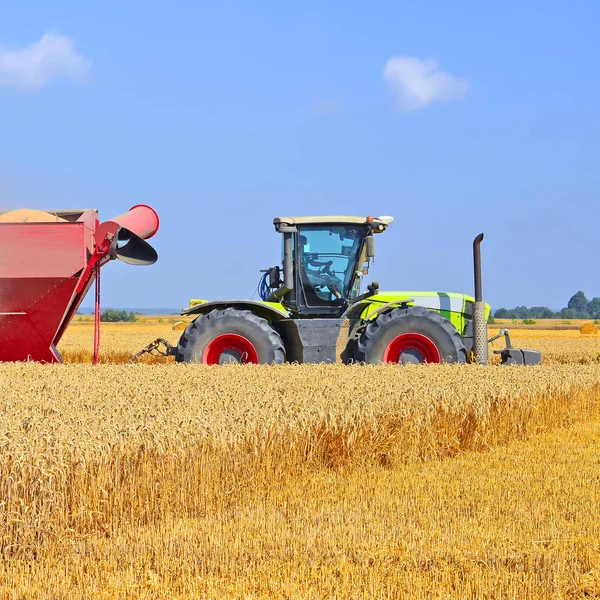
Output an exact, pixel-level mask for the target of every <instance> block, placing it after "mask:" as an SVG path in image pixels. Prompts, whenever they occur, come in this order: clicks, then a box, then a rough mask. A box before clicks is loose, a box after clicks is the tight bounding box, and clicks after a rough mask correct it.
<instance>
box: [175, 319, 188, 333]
mask: <svg viewBox="0 0 600 600" xmlns="http://www.w3.org/2000/svg"><path fill="white" fill-rule="evenodd" d="M187 326H188V324H187V323H186V322H185V321H177V323H175V325H173V331H183V330H184V329H185V328H186V327H187Z"/></svg>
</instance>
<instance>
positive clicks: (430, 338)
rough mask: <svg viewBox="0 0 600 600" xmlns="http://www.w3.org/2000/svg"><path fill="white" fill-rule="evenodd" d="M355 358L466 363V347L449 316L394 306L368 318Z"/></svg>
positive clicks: (389, 361)
mask: <svg viewBox="0 0 600 600" xmlns="http://www.w3.org/2000/svg"><path fill="white" fill-rule="evenodd" d="M356 359H357V360H358V361H359V362H365V363H397V364H398V363H399V364H407V363H439V362H450V363H452V362H461V363H464V362H466V360H467V351H466V349H465V345H464V344H463V341H462V338H461V336H460V334H459V333H458V331H457V330H456V327H454V325H452V323H451V322H450V321H449V320H448V319H445V318H444V317H442V315H440V314H439V313H437V312H435V311H432V310H428V309H426V308H423V307H422V306H412V307H410V308H395V309H393V310H391V311H389V312H387V313H384V314H382V315H379V316H378V317H377V318H376V319H375V320H374V321H371V322H369V323H368V324H367V326H366V327H365V329H364V331H363V332H362V333H361V335H360V337H359V339H358V344H357V349H356Z"/></svg>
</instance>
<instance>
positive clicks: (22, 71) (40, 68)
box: [0, 32, 91, 90]
mask: <svg viewBox="0 0 600 600" xmlns="http://www.w3.org/2000/svg"><path fill="white" fill-rule="evenodd" d="M90 66H91V60H90V59H89V58H86V57H85V56H82V55H81V54H79V53H77V51H76V50H75V46H74V44H73V40H71V38H69V37H67V36H66V35H62V34H61V33H52V32H49V33H45V34H44V35H43V36H42V39H41V40H39V41H37V42H34V43H33V44H30V45H29V46H26V47H24V48H2V47H0V88H2V87H9V88H16V89H20V90H39V89H41V88H43V87H44V86H45V85H47V84H48V83H50V82H51V81H52V80H53V79H59V78H63V79H73V80H75V81H77V82H83V81H84V80H85V79H86V76H87V74H88V73H89V70H90Z"/></svg>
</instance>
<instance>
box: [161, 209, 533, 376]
mask: <svg viewBox="0 0 600 600" xmlns="http://www.w3.org/2000/svg"><path fill="white" fill-rule="evenodd" d="M392 222H393V218H392V217H366V218H365V217H348V216H329V217H279V218H276V219H274V221H273V224H274V225H275V230H276V231H277V232H278V233H280V234H282V236H283V260H282V266H281V267H280V266H275V267H271V268H269V269H266V270H265V271H263V276H262V279H261V281H260V284H259V293H260V296H261V298H262V299H261V300H260V301H258V300H257V301H253V300H214V301H200V300H198V301H191V302H190V304H191V306H190V308H187V309H184V310H183V311H182V314H183V315H196V318H195V319H194V321H192V322H191V323H190V324H189V325H188V327H187V328H186V330H185V331H184V332H183V334H182V336H181V339H180V340H179V343H178V345H177V346H176V347H173V346H171V347H170V348H169V350H168V352H169V353H170V354H174V355H175V357H176V360H177V362H195V363H204V364H209V365H216V364H224V363H231V362H236V363H270V364H273V363H285V362H298V363H340V362H341V363H353V362H359V363H375V364H380V363H400V364H406V363H440V362H448V363H465V362H477V363H480V364H486V363H487V358H488V339H487V319H488V316H489V312H490V307H489V305H487V304H486V303H484V302H483V301H482V299H481V267H480V259H479V256H480V254H479V245H480V243H481V240H482V239H483V234H481V235H479V236H478V237H477V238H476V239H475V242H474V246H473V247H474V260H475V265H474V266H475V297H471V296H467V295H464V294H456V293H446V292H410V291H409V292H384V291H380V290H379V283H377V282H373V283H371V284H369V285H368V286H366V291H365V292H363V293H361V283H362V281H363V279H364V277H365V275H366V274H367V273H368V271H369V264H370V261H371V260H372V259H373V258H374V256H375V243H374V242H375V235H376V234H380V233H383V232H384V231H385V230H386V229H387V227H388V226H389V225H390V224H391V223H392ZM501 335H505V336H506V340H507V348H506V349H505V350H502V362H504V363H505V364H513V363H518V364H537V363H538V362H540V360H541V356H540V354H539V352H535V351H530V350H517V349H514V348H512V347H511V346H510V338H509V337H508V331H504V330H503V331H502V332H501ZM496 337H500V336H496Z"/></svg>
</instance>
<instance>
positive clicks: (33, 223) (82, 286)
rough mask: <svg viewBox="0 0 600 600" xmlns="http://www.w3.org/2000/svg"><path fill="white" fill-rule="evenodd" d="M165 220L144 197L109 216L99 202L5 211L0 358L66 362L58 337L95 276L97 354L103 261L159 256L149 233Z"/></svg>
mask: <svg viewBox="0 0 600 600" xmlns="http://www.w3.org/2000/svg"><path fill="white" fill-rule="evenodd" d="M158 226H159V219H158V215H157V214H156V212H155V211H154V209H152V208H150V207H149V206H146V205H144V204H138V205H136V206H134V207H132V208H131V209H130V210H129V211H128V212H126V213H123V214H122V215H119V216H118V217H115V218H114V219H111V220H110V221H105V222H104V223H100V222H99V220H98V211H97V210H93V209H84V210H59V211H50V212H44V211H35V210H26V209H22V210H16V211H11V212H5V213H0V361H23V360H34V361H44V362H62V361H61V358H60V354H59V353H58V351H57V350H56V345H57V344H58V342H59V341H60V339H61V337H62V335H63V334H64V332H65V330H66V328H67V326H68V325H69V323H70V321H71V319H72V318H73V315H74V314H75V312H76V311H77V309H78V308H79V305H80V304H81V301H82V300H83V298H84V297H85V295H86V294H87V292H88V290H89V289H90V287H91V285H92V282H93V281H96V340H95V344H94V346H95V348H94V350H95V354H94V358H95V361H96V360H97V354H98V344H99V292H100V287H99V283H100V281H99V276H100V267H101V266H102V265H104V264H105V263H107V262H108V261H110V260H111V259H115V258H118V259H120V260H122V261H124V262H126V263H129V264H133V265H151V264H153V263H155V262H156V260H157V259H158V255H157V253H156V250H154V248H152V246H150V244H149V243H148V242H146V241H145V240H146V239H147V238H150V237H152V236H153V235H154V234H155V233H156V232H157V230H158Z"/></svg>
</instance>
